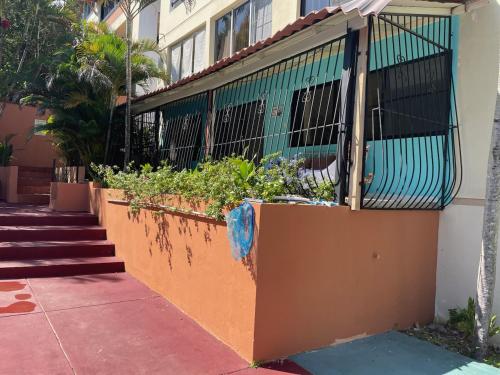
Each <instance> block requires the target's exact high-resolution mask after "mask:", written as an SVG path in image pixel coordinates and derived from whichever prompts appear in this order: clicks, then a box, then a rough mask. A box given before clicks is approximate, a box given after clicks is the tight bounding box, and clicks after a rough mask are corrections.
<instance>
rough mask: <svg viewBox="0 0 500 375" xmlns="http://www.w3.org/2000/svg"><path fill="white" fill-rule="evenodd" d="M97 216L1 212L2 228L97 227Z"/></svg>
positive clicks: (0, 223)
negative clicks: (41, 226) (42, 226)
mask: <svg viewBox="0 0 500 375" xmlns="http://www.w3.org/2000/svg"><path fill="white" fill-rule="evenodd" d="M98 222H99V220H98V218H97V216H94V215H91V214H87V213H80V212H78V213H51V212H36V213H25V212H21V213H10V214H9V213H8V214H2V213H1V210H0V226H15V225H23V226H32V225H35V226H37V225H97V224H98Z"/></svg>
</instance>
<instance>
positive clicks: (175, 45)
mask: <svg viewBox="0 0 500 375" xmlns="http://www.w3.org/2000/svg"><path fill="white" fill-rule="evenodd" d="M202 32H204V33H205V36H204V38H205V45H206V38H207V33H206V30H205V29H203V28H201V29H198V30H196V31H194V32H192V33H191V34H189V36H188V37H186V38H183V39H181V40H178V41H177V42H176V43H173V44H172V45H171V46H170V48H169V49H170V63H169V70H170V77H172V50H173V49H174V47H178V46H180V48H181V52H180V56H179V77H178V79H177V80H181V79H183V78H186V77H188V76H190V75H192V74H194V73H197V72H198V71H200V70H202V69H203V68H201V69H200V70H198V71H197V72H195V71H194V67H195V51H196V36H197V35H198V34H200V33H202ZM189 39H191V41H192V53H191V71H190V72H189V74H188V75H186V76H184V77H183V70H182V61H183V60H182V59H183V57H184V47H183V46H184V43H185V42H186V41H187V40H189ZM172 82H175V81H172Z"/></svg>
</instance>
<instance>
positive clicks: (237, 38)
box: [214, 0, 272, 61]
mask: <svg viewBox="0 0 500 375" xmlns="http://www.w3.org/2000/svg"><path fill="white" fill-rule="evenodd" d="M271 26H272V0H250V1H247V2H246V3H244V4H243V5H241V6H240V7H238V8H236V9H233V10H232V11H230V12H229V13H226V14H225V15H223V16H222V17H221V18H219V19H218V20H217V21H215V51H214V60H215V61H218V60H221V59H223V58H224V57H228V56H230V55H231V54H233V53H236V52H238V51H239V50H241V49H243V48H245V47H248V46H249V45H250V43H256V42H258V41H259V40H262V39H266V38H268V37H270V36H271V31H272V28H271Z"/></svg>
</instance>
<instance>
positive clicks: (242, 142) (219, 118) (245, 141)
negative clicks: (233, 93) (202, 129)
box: [210, 100, 266, 161]
mask: <svg viewBox="0 0 500 375" xmlns="http://www.w3.org/2000/svg"><path fill="white" fill-rule="evenodd" d="M265 105H266V104H265V100H264V101H262V102H261V101H253V102H250V103H247V104H243V105H238V106H236V107H234V108H233V107H230V106H227V107H226V108H222V109H220V110H217V111H216V114H215V123H216V124H219V126H217V127H216V128H215V132H214V133H215V134H214V137H215V138H214V147H213V149H212V151H211V153H210V154H211V156H212V159H214V160H220V159H221V158H222V157H224V156H229V155H244V156H245V157H246V158H248V159H251V160H256V161H260V160H261V159H262V158H263V156H264V150H263V142H262V137H263V135H264V134H263V133H264V116H263V114H264V113H263V111H262V108H264V107H265Z"/></svg>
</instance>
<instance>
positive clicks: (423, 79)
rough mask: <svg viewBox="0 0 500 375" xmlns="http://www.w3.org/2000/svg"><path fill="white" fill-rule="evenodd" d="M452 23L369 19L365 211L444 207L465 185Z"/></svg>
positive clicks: (401, 17) (392, 17)
mask: <svg viewBox="0 0 500 375" xmlns="http://www.w3.org/2000/svg"><path fill="white" fill-rule="evenodd" d="M451 30H452V25H451V18H450V17H437V16H408V15H393V14H392V15H388V14H386V15H380V16H379V17H372V18H371V22H370V49H369V62H368V68H369V69H368V75H367V88H366V112H365V114H366V118H365V133H364V138H365V139H364V144H365V153H366V155H365V161H364V168H363V176H364V180H363V192H362V195H363V201H362V207H364V208H389V209H441V208H444V207H445V206H446V205H447V204H449V203H450V202H451V200H452V199H453V198H454V196H455V195H456V193H457V191H458V188H459V186H460V182H461V156H460V140H459V130H458V122H457V110H456V105H455V92H454V89H453V63H452V61H453V59H452V48H451V37H452V35H451Z"/></svg>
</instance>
